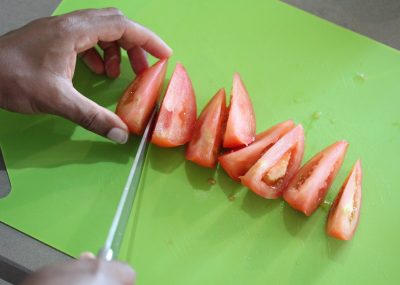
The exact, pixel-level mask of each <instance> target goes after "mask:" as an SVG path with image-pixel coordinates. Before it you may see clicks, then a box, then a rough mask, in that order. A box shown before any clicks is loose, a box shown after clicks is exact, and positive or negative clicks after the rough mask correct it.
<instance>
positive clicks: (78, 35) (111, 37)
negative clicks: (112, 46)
mask: <svg viewBox="0 0 400 285" xmlns="http://www.w3.org/2000/svg"><path fill="white" fill-rule="evenodd" d="M69 16H70V17H74V18H77V19H76V22H78V23H80V24H79V25H72V28H76V29H77V31H73V32H74V33H72V34H73V35H74V36H75V50H76V51H77V53H80V52H83V51H85V50H87V49H89V48H91V47H93V46H95V45H96V44H97V43H98V42H99V41H104V42H113V41H117V42H118V43H119V45H120V46H121V47H122V48H124V49H126V50H130V49H132V48H135V47H141V48H143V49H144V50H145V51H147V52H148V53H150V54H151V55H153V56H155V57H157V58H167V57H169V56H171V54H172V49H171V48H170V47H169V46H168V45H167V44H166V43H165V42H164V41H163V40H162V39H161V38H160V37H159V36H157V35H156V34H155V33H153V32H152V31H150V30H149V29H147V28H145V27H143V26H142V25H140V24H138V23H136V22H134V21H132V20H130V19H128V18H126V17H125V16H123V15H121V14H114V15H104V14H103V13H100V12H99V13H98V15H97V14H96V13H93V11H91V14H90V16H89V15H87V14H86V13H84V12H83V13H82V12H80V14H76V15H74V14H70V15H69ZM73 22H75V21H73Z"/></svg>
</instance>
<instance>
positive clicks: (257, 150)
mask: <svg viewBox="0 0 400 285" xmlns="http://www.w3.org/2000/svg"><path fill="white" fill-rule="evenodd" d="M293 128H294V123H293V121H290V120H289V121H285V122H282V123H279V124H277V125H275V126H273V127H272V128H270V129H268V130H266V131H264V132H262V133H260V134H258V135H257V136H256V140H255V141H254V142H253V143H252V144H251V145H249V146H247V147H244V148H241V149H239V150H236V151H233V152H229V153H226V154H223V155H221V156H220V157H219V158H218V161H219V163H220V164H221V167H222V168H223V169H224V170H225V171H226V173H227V174H228V175H229V176H230V177H231V178H232V179H234V180H237V181H240V179H239V177H240V176H243V175H245V174H246V172H247V171H248V170H249V169H250V167H252V166H253V164H254V163H256V162H257V160H258V159H259V158H260V157H261V155H262V154H263V153H264V152H265V151H266V150H267V149H269V148H270V147H271V146H272V145H273V144H274V143H276V142H277V141H278V140H279V139H280V138H281V137H282V136H283V135H284V134H286V133H287V132H288V131H290V130H291V129H293Z"/></svg>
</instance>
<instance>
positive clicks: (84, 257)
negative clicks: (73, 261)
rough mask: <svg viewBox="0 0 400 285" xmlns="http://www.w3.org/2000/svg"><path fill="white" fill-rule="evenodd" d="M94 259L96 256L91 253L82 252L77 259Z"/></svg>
mask: <svg viewBox="0 0 400 285" xmlns="http://www.w3.org/2000/svg"><path fill="white" fill-rule="evenodd" d="M95 258H96V256H94V254H93V253H91V252H83V253H82V254H81V256H80V257H79V259H95Z"/></svg>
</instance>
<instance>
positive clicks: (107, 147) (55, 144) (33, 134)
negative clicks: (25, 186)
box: [0, 61, 138, 169]
mask: <svg viewBox="0 0 400 285" xmlns="http://www.w3.org/2000/svg"><path fill="white" fill-rule="evenodd" d="M76 74H79V76H76V78H77V79H76V80H74V86H75V87H76V88H77V90H79V91H80V92H81V93H82V94H84V95H85V96H87V97H88V98H90V99H91V100H93V101H95V102H96V103H98V104H99V105H101V106H104V107H110V106H111V105H112V104H114V103H116V102H117V100H118V98H119V97H120V95H121V94H122V91H123V89H124V88H125V87H126V85H127V84H128V83H129V81H130V80H128V79H123V78H120V79H118V82H117V81H113V80H109V79H107V78H106V77H104V76H97V75H94V74H92V73H91V72H90V71H89V70H88V69H87V68H86V67H85V66H83V64H82V63H80V62H79V61H78V63H77V69H76ZM111 109H113V108H111ZM0 117H1V119H2V121H5V122H8V125H6V126H5V127H4V128H2V130H1V132H0V141H1V143H2V146H3V151H4V153H5V156H6V157H7V160H8V161H7V162H8V168H10V169H23V168H54V167H58V166H63V165H66V164H94V163H98V162H103V161H111V162H115V163H121V164H122V163H126V162H127V161H128V159H129V154H130V153H131V152H132V150H131V147H129V145H132V143H133V144H136V145H137V144H138V139H137V138H136V137H133V138H132V139H131V141H130V143H128V144H127V145H124V146H121V145H117V144H115V143H113V142H109V141H107V140H104V139H102V138H99V137H97V136H96V135H91V134H90V133H88V136H89V137H90V138H93V140H90V139H79V138H74V137H73V135H74V134H75V132H76V131H79V132H86V130H83V129H80V130H77V128H81V127H79V126H77V125H75V124H74V123H72V122H70V121H68V120H66V119H63V118H60V117H57V116H51V115H31V116H30V115H21V114H15V113H11V112H7V111H1V112H0ZM87 132H89V131H87ZM99 140H100V141H99Z"/></svg>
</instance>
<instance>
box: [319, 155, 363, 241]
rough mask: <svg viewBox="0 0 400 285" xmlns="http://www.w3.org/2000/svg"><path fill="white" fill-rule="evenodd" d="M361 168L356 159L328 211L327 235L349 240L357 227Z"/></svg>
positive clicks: (359, 162)
mask: <svg viewBox="0 0 400 285" xmlns="http://www.w3.org/2000/svg"><path fill="white" fill-rule="evenodd" d="M361 187H362V170H361V161H360V160H357V162H356V163H355V165H354V167H353V169H352V170H351V172H350V174H349V176H348V177H347V179H346V181H345V182H344V183H343V186H342V188H341V190H340V191H339V193H338V195H337V196H336V199H335V201H334V202H333V204H332V207H331V209H330V211H329V216H328V222H327V225H326V231H327V233H328V235H330V236H332V237H335V238H338V239H342V240H350V239H351V238H352V237H353V235H354V232H355V231H356V229H357V226H358V221H359V218H360V208H361Z"/></svg>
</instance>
